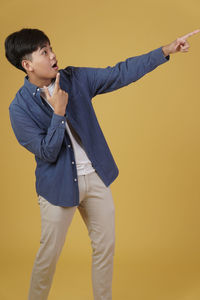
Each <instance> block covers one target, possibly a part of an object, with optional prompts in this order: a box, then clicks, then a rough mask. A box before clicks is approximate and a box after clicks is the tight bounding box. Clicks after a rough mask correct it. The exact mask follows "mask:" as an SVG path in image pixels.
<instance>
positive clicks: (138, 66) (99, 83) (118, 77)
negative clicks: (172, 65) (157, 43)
mask: <svg viewBox="0 0 200 300" xmlns="http://www.w3.org/2000/svg"><path fill="white" fill-rule="evenodd" d="M169 59H170V57H169V56H167V57H165V56H164V53H163V51H162V47H160V48H158V49H156V50H153V51H151V52H149V53H147V54H143V55H140V56H135V57H130V58H128V59H126V60H125V61H122V62H119V63H117V64H116V65H115V66H114V67H110V66H108V67H107V68H87V67H79V68H77V73H78V74H79V79H80V80H82V81H85V83H87V85H88V87H89V91H90V95H91V97H94V96H96V95H98V94H103V93H108V92H112V91H114V90H117V89H119V88H121V87H123V86H126V85H128V84H130V83H132V82H135V81H137V80H138V79H140V78H141V77H142V76H144V75H145V74H147V73H149V72H151V71H152V70H154V69H155V68H156V67H158V66H159V65H161V64H163V63H165V62H167V61H168V60H169Z"/></svg>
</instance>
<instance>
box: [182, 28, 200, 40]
mask: <svg viewBox="0 0 200 300" xmlns="http://www.w3.org/2000/svg"><path fill="white" fill-rule="evenodd" d="M198 32H200V29H196V30H194V31H192V32H190V33H188V34H185V35H183V36H182V37H181V38H180V39H183V40H187V39H188V38H189V37H191V36H192V35H194V34H197V33H198Z"/></svg>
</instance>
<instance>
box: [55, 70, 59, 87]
mask: <svg viewBox="0 0 200 300" xmlns="http://www.w3.org/2000/svg"><path fill="white" fill-rule="evenodd" d="M59 80H60V73H59V72H58V73H57V74H56V81H55V89H57V90H58V89H59V88H60V84H59Z"/></svg>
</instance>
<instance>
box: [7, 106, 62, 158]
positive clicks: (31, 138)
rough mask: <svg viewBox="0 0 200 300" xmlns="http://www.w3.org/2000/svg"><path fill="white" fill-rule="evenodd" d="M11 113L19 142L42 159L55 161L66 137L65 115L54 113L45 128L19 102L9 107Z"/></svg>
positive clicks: (12, 123)
mask: <svg viewBox="0 0 200 300" xmlns="http://www.w3.org/2000/svg"><path fill="white" fill-rule="evenodd" d="M9 113H10V120H11V125H12V128H13V131H14V133H15V136H16V138H17V140H18V142H19V143H20V144H21V145H22V146H23V147H25V148H26V149H27V150H29V151H30V152H32V153H34V154H35V155H36V156H37V157H39V158H40V159H42V160H45V161H47V162H50V163H53V162H55V161H56V159H57V157H58V154H59V152H60V149H61V146H62V143H63V139H64V134H65V117H63V116H59V115H57V114H55V113H54V114H53V116H52V119H51V123H50V126H49V128H48V129H47V130H45V129H41V128H40V127H39V126H38V125H37V124H36V123H35V122H34V121H33V120H32V118H31V117H30V116H29V115H28V114H27V113H26V112H25V111H24V110H23V109H22V108H21V107H20V106H19V105H17V104H13V105H11V106H10V107H9Z"/></svg>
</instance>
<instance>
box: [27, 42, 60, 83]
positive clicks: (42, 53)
mask: <svg viewBox="0 0 200 300" xmlns="http://www.w3.org/2000/svg"><path fill="white" fill-rule="evenodd" d="M57 73H58V65H57V60H56V55H55V54H54V52H53V50H52V48H51V46H50V45H49V43H46V44H44V45H43V46H42V47H39V48H38V49H37V50H36V51H34V52H32V54H31V60H30V68H29V70H28V75H29V76H31V77H32V78H34V79H35V80H38V81H46V80H49V79H53V78H55V77H56V74H57Z"/></svg>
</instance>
